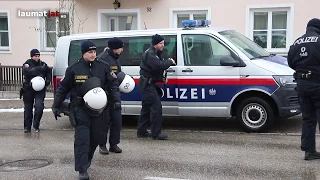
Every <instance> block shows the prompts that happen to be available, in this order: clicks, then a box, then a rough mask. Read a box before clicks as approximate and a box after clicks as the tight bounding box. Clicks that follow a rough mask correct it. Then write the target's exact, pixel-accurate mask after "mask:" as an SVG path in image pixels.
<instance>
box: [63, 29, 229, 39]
mask: <svg viewBox="0 0 320 180" xmlns="http://www.w3.org/2000/svg"><path fill="white" fill-rule="evenodd" d="M225 30H232V29H229V28H224V27H201V28H193V29H184V28H163V29H144V30H125V31H106V32H91V33H81V34H80V33H78V34H71V35H68V36H62V37H60V38H67V39H78V38H80V37H81V38H91V37H97V35H98V36H99V35H101V36H108V35H112V36H117V35H123V34H125V35H127V34H128V32H130V34H132V33H137V34H141V33H145V32H147V33H150V32H154V33H158V34H160V35H161V33H170V32H180V31H198V32H199V31H203V32H207V31H215V32H221V31H225Z"/></svg>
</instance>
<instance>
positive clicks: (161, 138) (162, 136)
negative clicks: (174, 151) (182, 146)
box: [152, 133, 168, 140]
mask: <svg viewBox="0 0 320 180" xmlns="http://www.w3.org/2000/svg"><path fill="white" fill-rule="evenodd" d="M152 139H154V140H167V139H168V135H166V134H165V133H160V134H159V135H158V136H156V137H152Z"/></svg>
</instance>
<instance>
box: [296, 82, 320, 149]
mask: <svg viewBox="0 0 320 180" xmlns="http://www.w3.org/2000/svg"><path fill="white" fill-rule="evenodd" d="M297 90H298V95H299V103H300V108H301V113H302V135H301V150H302V151H306V152H314V151H316V136H315V134H316V127H317V122H318V120H319V113H320V82H319V83H318V82H313V81H310V80H301V79H298V80H297Z"/></svg>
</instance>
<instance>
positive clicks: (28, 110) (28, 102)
mask: <svg viewBox="0 0 320 180" xmlns="http://www.w3.org/2000/svg"><path fill="white" fill-rule="evenodd" d="M30 56H31V59H28V60H27V61H26V62H25V63H23V66H22V69H23V71H22V73H23V75H24V82H23V86H22V88H21V90H20V99H21V97H22V96H23V103H24V132H25V133H28V132H31V125H32V119H33V128H34V129H35V131H36V132H39V131H40V130H39V126H40V120H41V118H42V114H43V109H44V102H43V101H44V98H45V96H46V89H47V88H46V87H47V86H48V85H49V84H50V82H51V78H52V72H51V69H50V68H49V67H48V65H47V64H46V63H45V62H43V61H41V60H40V52H39V51H38V50H37V49H32V50H31V51H30ZM36 76H40V77H42V78H43V79H44V80H45V87H44V88H43V89H42V90H40V91H35V90H34V89H33V88H32V84H31V80H32V79H33V78H34V77H36ZM33 107H34V109H35V113H34V115H33Z"/></svg>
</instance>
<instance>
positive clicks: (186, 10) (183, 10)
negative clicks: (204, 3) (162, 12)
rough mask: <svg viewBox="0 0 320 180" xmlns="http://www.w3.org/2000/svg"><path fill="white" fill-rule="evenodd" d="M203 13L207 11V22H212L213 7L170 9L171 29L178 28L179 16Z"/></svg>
mask: <svg viewBox="0 0 320 180" xmlns="http://www.w3.org/2000/svg"><path fill="white" fill-rule="evenodd" d="M201 11H206V14H207V20H211V7H204V8H170V11H169V21H168V22H169V28H176V27H177V26H176V25H177V14H182V13H186V14H197V13H199V12H201Z"/></svg>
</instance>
